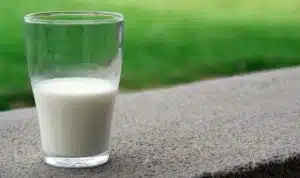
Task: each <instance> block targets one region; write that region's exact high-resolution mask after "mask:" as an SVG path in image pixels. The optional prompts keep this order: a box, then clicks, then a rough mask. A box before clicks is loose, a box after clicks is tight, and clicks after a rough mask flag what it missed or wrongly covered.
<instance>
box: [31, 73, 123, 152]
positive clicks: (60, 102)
mask: <svg viewBox="0 0 300 178" xmlns="http://www.w3.org/2000/svg"><path fill="white" fill-rule="evenodd" d="M117 91H118V90H117V87H116V86H114V85H113V84H112V83H110V82H109V81H106V80H102V79H96V78H56V79H49V80H44V81H41V82H38V83H36V84H33V92H34V97H35V102H36V107H37V114H38V120H39V125H40V132H41V139H42V148H43V151H44V153H45V154H46V155H47V156H57V157H86V156H95V155H98V154H101V153H103V152H105V151H107V150H108V145H109V135H110V127H111V126H110V125H111V119H112V110H113V106H114V100H115V96H116V94H117Z"/></svg>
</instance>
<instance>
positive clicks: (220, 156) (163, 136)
mask: <svg viewBox="0 0 300 178" xmlns="http://www.w3.org/2000/svg"><path fill="white" fill-rule="evenodd" d="M299 106H300V68H290V69H284V70H278V71H271V72H263V73H257V74H251V75H246V76H237V77H232V78H226V79H218V80H213V81H205V82H200V83H193V84H189V85H184V86H177V87H173V88H169V89H162V90H152V91H145V92H139V93H134V94H123V95H120V96H119V97H118V101H117V105H116V114H115V118H114V121H113V138H112V145H111V159H110V162H109V163H108V164H106V165H104V166H102V167H98V168H93V169H79V170H74V169H73V170H70V169H57V168H52V167H50V166H47V165H45V164H43V163H42V162H41V152H40V141H39V133H38V127H37V122H36V119H34V117H35V110H34V109H23V110H14V111H9V112H2V113H0V157H1V159H0V177H41V176H56V177H62V176H67V177H84V176H86V177H91V176H95V177H234V176H237V177H249V176H250V177H251V176H255V177H256V176H258V177H259V176H260V177H265V176H268V175H267V174H264V172H265V171H264V170H266V171H269V170H271V171H269V172H270V173H271V172H273V170H277V171H281V172H280V173H278V175H287V176H284V177H288V176H291V177H293V176H295V175H298V176H299V175H300V174H299V170H300V169H299V156H298V154H300V152H299V151H300V139H299V138H300V121H299V118H300V109H299ZM278 160H280V161H278ZM295 167H296V168H297V170H298V172H296V171H292V172H294V173H295V174H285V173H288V171H287V170H295V169H294V168H295ZM256 173H257V174H256ZM276 176H277V174H276Z"/></svg>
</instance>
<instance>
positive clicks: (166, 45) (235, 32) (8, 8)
mask: <svg viewBox="0 0 300 178" xmlns="http://www.w3.org/2000/svg"><path fill="white" fill-rule="evenodd" d="M48 10H106V11H117V12H121V13H123V14H124V15H125V43H124V68H123V74H122V81H121V87H122V88H125V89H142V88H148V87H159V86H163V85H169V84H178V83H183V82H190V81H195V80H201V79H206V78H210V77H218V76H224V75H234V74H237V73H244V72H251V71H257V70H263V69H270V68H278V67H283V66H292V65H298V64H300V50H299V49H298V48H299V46H300V33H299V32H300V23H299V22H298V19H300V1H296V0H286V1H284V2H282V1H279V0H273V1H271V0H261V1H258V0H254V1H247V0H223V1H218V0H211V1H204V0H200V1H199V0H187V1H181V0H173V1H171V0H151V1H145V0H109V1H108V0H105V1H96V0H77V1H69V0H66V1H58V0H52V1H45V2H44V1H43V2H41V1H37V0H27V1H18V0H11V1H5V2H3V3H2V4H1V6H0V38H1V41H0V94H2V95H3V96H4V95H6V94H7V93H9V94H10V96H14V94H15V96H17V97H16V98H15V100H19V99H21V100H22V98H23V97H20V96H21V95H19V94H25V95H28V94H30V87H29V84H28V77H27V70H26V65H25V57H24V50H23V49H24V47H23V46H24V45H23V43H24V42H23V24H22V17H23V16H24V15H25V14H26V13H30V12H37V11H48ZM17 94H18V95H17ZM6 98H7V97H6ZM11 98H13V97H10V98H9V99H5V101H1V100H0V103H7V102H10V101H11ZM24 98H26V97H24ZM0 99H1V98H0ZM3 100H4V99H3ZM0 105H1V104H0ZM2 105H5V106H7V105H8V104H2ZM0 109H1V106H0Z"/></svg>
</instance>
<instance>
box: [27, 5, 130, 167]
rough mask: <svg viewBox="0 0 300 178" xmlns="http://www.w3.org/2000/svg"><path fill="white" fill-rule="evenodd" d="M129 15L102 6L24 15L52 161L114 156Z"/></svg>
mask: <svg viewBox="0 0 300 178" xmlns="http://www.w3.org/2000/svg"><path fill="white" fill-rule="evenodd" d="M123 19H124V18H123V15H121V14H118V13H113V12H101V11H77V12H76V11H75V12H72V11H57V12H56V11H54V12H41V13H33V14H28V15H26V16H25V17H24V21H25V37H26V45H25V46H26V54H27V65H28V70H29V75H30V80H31V85H32V89H33V93H34V98H35V103H36V110H37V116H38V121H39V127H40V135H41V143H42V150H43V153H44V161H45V162H46V163H47V164H49V165H52V166H56V167H70V168H80V167H94V166H98V165H101V164H104V163H106V162H107V161H108V159H109V152H108V150H109V142H110V141H109V140H110V128H111V120H112V116H113V109H114V101H115V97H116V95H117V93H118V88H119V81H120V74H121V65H122V37H123Z"/></svg>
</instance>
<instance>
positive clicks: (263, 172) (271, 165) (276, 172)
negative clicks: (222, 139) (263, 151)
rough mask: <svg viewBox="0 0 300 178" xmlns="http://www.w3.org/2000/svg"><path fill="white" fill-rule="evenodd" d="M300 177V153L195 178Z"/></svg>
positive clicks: (195, 177) (203, 174)
mask: <svg viewBox="0 0 300 178" xmlns="http://www.w3.org/2000/svg"><path fill="white" fill-rule="evenodd" d="M296 177H300V154H294V155H293V156H291V157H289V158H288V159H286V160H282V159H279V158H278V157H277V158H276V157H275V158H273V159H272V161H269V162H267V161H266V162H264V163H257V164H254V163H249V164H248V165H244V166H241V167H235V168H233V169H231V170H224V171H220V172H216V173H205V172H204V173H202V174H200V175H197V176H194V177H193V178H296Z"/></svg>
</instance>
